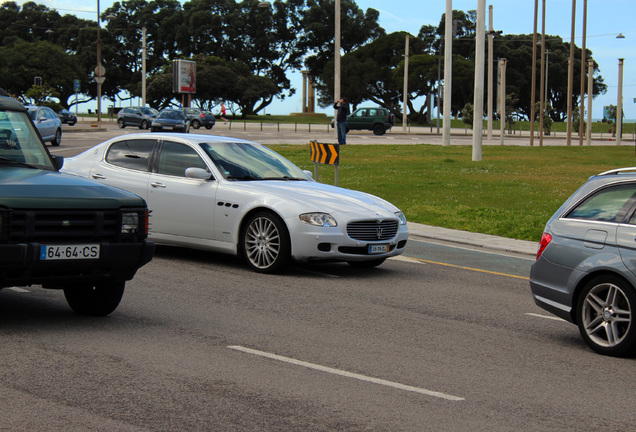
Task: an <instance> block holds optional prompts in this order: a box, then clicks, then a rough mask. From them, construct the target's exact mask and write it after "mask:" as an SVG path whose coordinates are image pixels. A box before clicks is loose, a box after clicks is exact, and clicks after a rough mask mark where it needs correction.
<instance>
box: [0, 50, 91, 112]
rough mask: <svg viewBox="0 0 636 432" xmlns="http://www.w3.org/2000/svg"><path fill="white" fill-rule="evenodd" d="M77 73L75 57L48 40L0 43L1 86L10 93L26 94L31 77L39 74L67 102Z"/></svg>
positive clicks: (45, 83)
mask: <svg viewBox="0 0 636 432" xmlns="http://www.w3.org/2000/svg"><path fill="white" fill-rule="evenodd" d="M80 74H81V70H80V68H79V66H78V64H77V61H76V58H74V57H73V56H70V55H68V54H66V53H65V52H64V50H63V49H62V48H61V47H60V46H57V45H54V44H52V43H50V42H42V41H35V42H26V41H23V40H17V41H16V42H15V43H13V44H10V45H6V46H0V87H3V88H4V89H5V90H7V91H9V92H10V93H13V94H16V95H21V94H24V93H26V92H27V90H29V89H30V88H31V87H32V86H33V84H34V78H35V77H40V78H41V79H42V82H43V84H44V85H45V86H46V87H49V88H51V89H52V90H54V91H55V93H56V94H58V95H59V98H60V100H61V101H62V102H63V104H66V101H67V99H68V96H69V95H70V94H71V93H72V89H73V77H75V76H79V75H80Z"/></svg>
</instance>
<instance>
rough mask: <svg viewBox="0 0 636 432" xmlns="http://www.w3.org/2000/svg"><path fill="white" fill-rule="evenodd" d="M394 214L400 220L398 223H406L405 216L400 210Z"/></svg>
mask: <svg viewBox="0 0 636 432" xmlns="http://www.w3.org/2000/svg"><path fill="white" fill-rule="evenodd" d="M395 216H397V218H398V220H399V221H400V225H406V216H404V213H402V212H401V211H398V212H395Z"/></svg>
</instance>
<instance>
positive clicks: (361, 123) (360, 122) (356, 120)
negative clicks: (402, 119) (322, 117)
mask: <svg viewBox="0 0 636 432" xmlns="http://www.w3.org/2000/svg"><path fill="white" fill-rule="evenodd" d="M394 124H395V115H393V114H391V112H390V111H389V110H388V109H386V108H358V109H357V110H355V111H354V112H353V113H352V114H351V115H349V116H348V117H347V132H349V131H350V130H370V131H373V133H374V134H375V135H384V133H385V132H386V131H388V130H390V129H391V128H392V127H393V125H394ZM334 125H335V123H334V120H333V119H332V120H331V127H334Z"/></svg>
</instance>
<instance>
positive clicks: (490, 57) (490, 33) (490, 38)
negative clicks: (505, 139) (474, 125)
mask: <svg viewBox="0 0 636 432" xmlns="http://www.w3.org/2000/svg"><path fill="white" fill-rule="evenodd" d="M492 21H493V17H492V5H488V87H487V88H488V97H487V99H488V102H487V106H488V108H487V109H488V140H491V139H492V114H493V110H492V62H493V53H492V50H493V38H494V35H493V32H494V31H495V30H494V29H493V27H492Z"/></svg>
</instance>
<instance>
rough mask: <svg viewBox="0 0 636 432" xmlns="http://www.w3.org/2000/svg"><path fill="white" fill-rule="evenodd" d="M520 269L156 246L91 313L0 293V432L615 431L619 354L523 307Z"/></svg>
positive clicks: (624, 396)
mask: <svg viewBox="0 0 636 432" xmlns="http://www.w3.org/2000/svg"><path fill="white" fill-rule="evenodd" d="M436 251H437V252H436ZM471 257H474V259H471ZM457 260H459V262H457V263H455V262H453V261H457ZM469 261H471V262H473V263H478V262H481V263H483V265H481V264H475V266H474V268H468V266H466V265H464V264H467V263H468V262H469ZM530 264H531V261H530V260H524V259H520V258H514V257H507V256H502V255H493V254H484V253H482V252H475V251H470V250H465V249H455V248H449V247H448V246H439V245H432V244H427V243H421V242H417V241H412V242H411V244H410V245H409V247H408V251H407V253H406V257H403V258H400V259H391V260H389V261H388V262H386V263H385V264H384V265H382V266H380V267H379V268H377V269H374V270H372V271H369V270H359V269H354V268H351V267H349V266H348V265H346V264H330V265H320V266H316V265H313V266H296V267H294V268H292V269H290V271H289V272H287V273H285V274H283V275H257V274H255V273H252V272H251V271H249V270H247V269H246V268H245V267H244V266H243V265H242V264H241V263H240V262H238V261H237V260H236V259H234V258H231V257H227V256H222V255H216V254H210V253H202V252H198V251H189V250H181V249H176V248H160V249H159V251H158V253H157V255H156V256H155V259H154V260H153V261H152V262H151V263H150V264H148V265H147V266H145V267H143V268H142V269H141V270H140V271H139V273H138V275H137V276H136V277H135V279H134V280H133V281H132V282H130V283H129V284H128V286H127V290H126V293H125V296H124V299H123V301H122V304H121V305H120V307H119V308H118V309H117V310H116V311H115V312H114V313H113V314H112V315H110V316H109V317H106V318H103V319H90V318H84V317H80V316H77V315H74V314H73V313H71V312H70V310H69V308H68V307H67V306H66V303H65V301H64V299H63V295H62V293H61V292H58V291H46V290H42V289H39V288H29V289H27V290H22V289H21V290H12V289H5V290H2V291H0V326H1V328H2V332H1V335H0V347H2V348H1V349H0V363H1V364H2V367H1V368H0V399H1V401H2V407H3V408H2V416H1V418H0V430H11V431H14V430H47V431H62V430H63V431H71V430H77V431H80V430H98V431H175V430H179V431H248V430H253V431H256V430H258V431H309V430H311V431H424V430H431V431H432V430H435V431H469V430H470V431H474V430H489V431H511V430H532V431H543V430H545V431H548V430H550V431H555V430H579V431H587V430H599V429H604V430H605V428H606V427H607V426H608V423H607V422H608V419H611V424H610V425H609V430H615V431H626V430H630V428H633V425H634V424H636V423H635V420H636V418H635V414H634V399H633V389H634V387H635V385H636V378H635V377H634V375H633V368H634V360H633V359H614V358H607V357H602V356H599V355H596V354H594V353H593V352H591V351H590V350H589V349H587V347H586V346H585V345H584V343H583V342H582V341H581V339H580V338H579V336H578V332H577V330H576V327H574V326H573V325H571V324H569V323H565V322H563V321H557V320H553V319H550V318H549V317H547V316H546V315H544V314H543V313H542V312H541V311H540V310H539V309H538V308H536V307H535V306H534V305H533V303H532V301H531V299H530V295H529V292H528V284H527V280H526V279H525V277H524V276H523V274H524V273H525V272H526V271H527V269H528V267H529V265H530ZM488 267H494V268H498V269H499V271H497V272H494V271H492V270H488ZM506 271H510V272H512V273H511V274H507V273H505V272H506Z"/></svg>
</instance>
